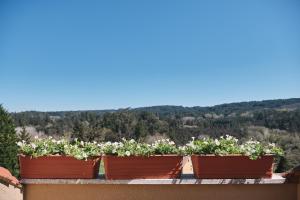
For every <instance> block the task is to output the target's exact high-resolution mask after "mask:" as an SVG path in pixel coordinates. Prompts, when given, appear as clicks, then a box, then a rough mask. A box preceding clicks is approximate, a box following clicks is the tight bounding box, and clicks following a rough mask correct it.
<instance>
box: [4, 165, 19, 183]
mask: <svg viewBox="0 0 300 200" xmlns="http://www.w3.org/2000/svg"><path fill="white" fill-rule="evenodd" d="M0 180H3V181H5V182H6V183H8V184H11V185H15V186H18V185H19V184H20V182H19V181H18V179H17V178H16V177H14V176H13V175H11V173H10V172H9V171H8V170H7V169H5V168H4V167H0Z"/></svg>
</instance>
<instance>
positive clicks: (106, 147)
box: [102, 139, 180, 156]
mask: <svg viewBox="0 0 300 200" xmlns="http://www.w3.org/2000/svg"><path fill="white" fill-rule="evenodd" d="M102 149H103V153H104V154H106V155H116V156H151V155H164V154H180V150H179V148H177V146H176V145H175V143H174V142H173V141H170V140H169V139H162V140H157V141H155V142H154V143H153V144H146V143H139V142H136V141H135V140H133V139H131V140H126V139H122V141H121V142H114V143H111V142H106V143H104V144H103V146H102Z"/></svg>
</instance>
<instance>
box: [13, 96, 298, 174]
mask: <svg viewBox="0 0 300 200" xmlns="http://www.w3.org/2000/svg"><path fill="white" fill-rule="evenodd" d="M12 116H13V118H14V121H15V123H16V125H17V126H19V127H21V126H23V125H26V126H34V127H35V128H36V129H37V130H38V131H42V132H44V133H45V135H48V136H63V135H66V133H70V136H71V138H79V139H80V140H83V141H94V140H95V141H97V142H102V141H112V142H117V141H121V139H122V138H123V137H125V138H134V139H135V140H137V141H139V142H147V139H148V138H151V137H152V136H153V137H155V136H156V135H160V136H163V137H166V138H170V139H171V140H173V141H174V142H175V143H176V144H179V145H184V144H186V143H187V142H188V141H189V140H190V138H191V137H196V138H200V137H202V136H209V137H211V138H217V137H220V136H222V135H226V134H229V135H232V136H234V137H236V138H238V139H239V140H241V141H246V140H248V139H249V138H253V139H255V140H258V141H261V142H266V143H268V142H270V143H273V142H275V143H276V144H278V145H279V146H280V147H281V148H283V150H284V151H285V155H284V158H282V159H281V161H280V165H279V167H280V168H279V169H278V170H279V171H286V170H288V169H290V168H292V167H295V166H297V165H299V163H300V139H299V137H300V99H299V98H294V99H285V100H267V101H252V102H241V103H231V104H222V105H217V106H212V107H199V106H196V107H183V106H153V107H144V108H136V109H121V110H100V111H64V112H21V113H12Z"/></svg>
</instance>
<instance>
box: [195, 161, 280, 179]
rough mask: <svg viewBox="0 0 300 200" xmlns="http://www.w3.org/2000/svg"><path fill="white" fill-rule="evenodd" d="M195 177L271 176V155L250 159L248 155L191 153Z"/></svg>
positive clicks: (243, 177) (242, 177)
mask: <svg viewBox="0 0 300 200" xmlns="http://www.w3.org/2000/svg"><path fill="white" fill-rule="evenodd" d="M191 159H192V163H193V170H194V175H195V178H198V179H205V178H240V179H245V178H271V177H272V172H273V160H274V158H273V156H263V157H261V158H260V159H257V160H250V159H249V157H248V156H242V155H229V156H215V155H192V156H191Z"/></svg>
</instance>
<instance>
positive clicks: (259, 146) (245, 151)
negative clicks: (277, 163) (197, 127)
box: [183, 135, 283, 160]
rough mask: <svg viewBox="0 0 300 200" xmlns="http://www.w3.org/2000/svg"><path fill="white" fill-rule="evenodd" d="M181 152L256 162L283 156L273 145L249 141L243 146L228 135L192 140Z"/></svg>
mask: <svg viewBox="0 0 300 200" xmlns="http://www.w3.org/2000/svg"><path fill="white" fill-rule="evenodd" d="M183 151H184V152H185V153H186V154H188V155H193V154H198V155H207V154H214V155H219V156H223V155H233V154H241V155H246V156H249V158H250V159H252V160H256V159H258V158H259V157H261V156H263V155H266V154H272V155H277V156H282V155H283V151H282V149H281V148H279V147H277V146H276V145H275V144H274V143H268V144H264V143H260V142H258V141H254V140H252V139H251V140H249V141H246V142H245V143H243V144H239V143H238V139H237V138H235V137H233V136H230V135H226V136H225V137H223V136H221V137H220V138H218V139H212V138H203V139H197V140H194V138H193V140H192V141H190V142H189V143H188V144H186V146H185V147H184V148H183Z"/></svg>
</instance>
